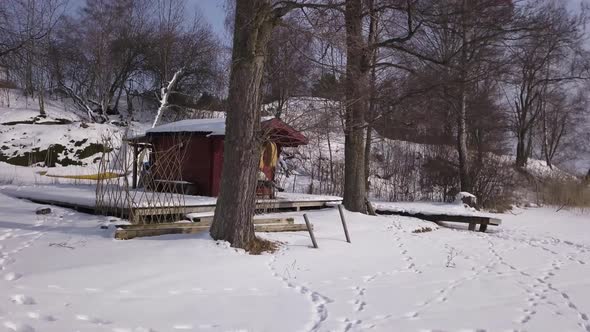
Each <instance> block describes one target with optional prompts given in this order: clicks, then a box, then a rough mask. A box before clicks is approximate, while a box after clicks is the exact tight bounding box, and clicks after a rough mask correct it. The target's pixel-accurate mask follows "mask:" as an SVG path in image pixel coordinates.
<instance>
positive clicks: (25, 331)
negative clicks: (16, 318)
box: [4, 322, 35, 332]
mask: <svg viewBox="0 0 590 332" xmlns="http://www.w3.org/2000/svg"><path fill="white" fill-rule="evenodd" d="M4 327H6V328H7V329H8V330H9V331H15V332H35V329H34V328H33V327H32V326H31V325H27V324H24V323H17V322H4Z"/></svg>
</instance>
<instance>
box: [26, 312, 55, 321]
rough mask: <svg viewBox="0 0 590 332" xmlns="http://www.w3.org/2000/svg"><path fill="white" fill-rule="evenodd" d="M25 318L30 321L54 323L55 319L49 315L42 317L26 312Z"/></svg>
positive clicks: (35, 313)
mask: <svg viewBox="0 0 590 332" xmlns="http://www.w3.org/2000/svg"><path fill="white" fill-rule="evenodd" d="M27 316H28V317H29V318H31V319H37V320H44V321H46V322H55V321H56V320H57V319H56V318H55V317H53V316H51V315H42V314H40V313H38V312H32V311H30V312H27Z"/></svg>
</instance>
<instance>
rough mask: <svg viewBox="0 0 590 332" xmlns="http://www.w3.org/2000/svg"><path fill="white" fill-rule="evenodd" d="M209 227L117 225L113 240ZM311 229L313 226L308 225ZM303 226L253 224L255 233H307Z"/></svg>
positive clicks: (196, 225)
mask: <svg viewBox="0 0 590 332" xmlns="http://www.w3.org/2000/svg"><path fill="white" fill-rule="evenodd" d="M209 227H210V225H200V224H199V223H163V224H149V225H119V226H117V230H116V231H115V239H118V240H129V239H133V238H136V237H147V236H158V235H167V234H196V233H201V232H204V231H208V230H209ZM310 227H311V229H313V225H310ZM307 230H308V227H307V225H304V224H291V223H280V224H255V225H254V231H256V232H301V231H307Z"/></svg>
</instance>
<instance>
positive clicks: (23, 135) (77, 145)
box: [0, 91, 146, 167]
mask: <svg viewBox="0 0 590 332" xmlns="http://www.w3.org/2000/svg"><path fill="white" fill-rule="evenodd" d="M8 99H9V100H8ZM8 99H6V98H5V99H3V100H2V103H0V162H5V163H8V164H11V165H18V166H47V167H55V166H70V165H75V166H88V165H92V164H94V163H95V162H96V161H97V158H99V157H100V153H102V151H103V149H104V147H103V144H102V141H103V140H104V139H105V138H106V137H110V136H112V135H114V134H116V133H122V132H124V131H127V130H131V131H140V130H143V129H144V128H145V127H146V125H143V124H141V123H136V122H132V123H130V126H129V128H127V127H121V126H120V125H119V123H118V122H117V121H112V122H111V123H105V124H97V123H88V122H85V121H84V118H83V117H82V115H80V114H79V112H78V111H76V110H75V109H74V108H73V107H72V105H71V104H69V103H68V101H67V100H61V101H60V100H51V99H49V100H47V101H46V105H45V112H46V116H41V115H40V113H39V110H38V109H39V105H38V104H37V101H36V100H33V99H31V98H26V97H24V96H22V95H20V94H18V93H16V92H14V91H13V92H12V93H11V94H10V95H9V98H8Z"/></svg>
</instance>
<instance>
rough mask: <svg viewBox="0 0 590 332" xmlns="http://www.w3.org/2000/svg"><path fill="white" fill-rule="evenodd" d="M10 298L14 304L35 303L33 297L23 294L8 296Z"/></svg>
mask: <svg viewBox="0 0 590 332" xmlns="http://www.w3.org/2000/svg"><path fill="white" fill-rule="evenodd" d="M10 300H11V301H12V302H14V303H16V304H24V305H33V304H36V302H35V299H33V298H32V297H30V296H27V295H23V294H16V295H12V296H11V297H10Z"/></svg>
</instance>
